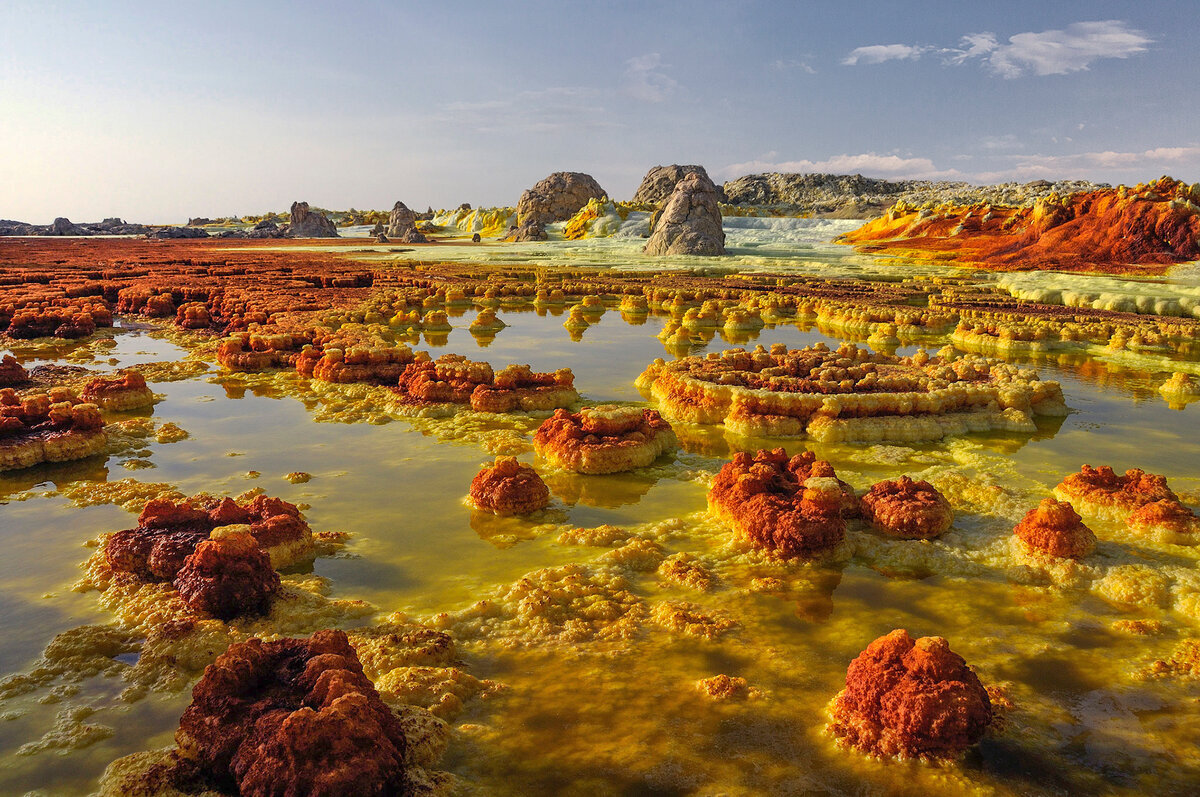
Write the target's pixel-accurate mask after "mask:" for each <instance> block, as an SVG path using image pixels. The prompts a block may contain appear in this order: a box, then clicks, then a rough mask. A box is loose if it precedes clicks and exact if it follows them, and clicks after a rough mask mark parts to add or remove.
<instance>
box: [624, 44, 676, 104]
mask: <svg viewBox="0 0 1200 797" xmlns="http://www.w3.org/2000/svg"><path fill="white" fill-rule="evenodd" d="M666 67H669V64H664V63H663V62H662V55H660V54H659V53H647V54H646V55H639V56H635V57H634V58H630V59H629V60H627V61H626V62H625V75H624V88H625V93H626V94H629V95H630V96H632V97H636V98H637V99H639V100H643V101H645V102H662V101H663V100H665V99H666V98H667V96H668V95H670V94H671V92H672V91H674V90H675V87H676V86H678V85H679V83H678V82H677V81H676V80H675V79H674V78H672V77H671V76H670V75H668V74H667V73H666V72H664V71H663V68H666Z"/></svg>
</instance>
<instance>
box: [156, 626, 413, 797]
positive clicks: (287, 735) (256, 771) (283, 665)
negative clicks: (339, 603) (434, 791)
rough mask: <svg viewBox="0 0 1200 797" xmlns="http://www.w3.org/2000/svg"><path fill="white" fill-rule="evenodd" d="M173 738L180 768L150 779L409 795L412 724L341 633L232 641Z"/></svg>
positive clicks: (233, 787)
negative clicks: (407, 725)
mask: <svg viewBox="0 0 1200 797" xmlns="http://www.w3.org/2000/svg"><path fill="white" fill-rule="evenodd" d="M175 740H176V742H177V743H178V744H179V750H178V752H177V753H176V754H175V756H174V761H173V762H172V763H173V764H174V766H173V767H172V768H171V769H170V771H166V772H163V771H152V772H151V773H149V777H152V778H155V779H157V780H159V781H166V783H169V784H170V785H174V786H176V787H177V788H179V789H180V790H182V791H186V792H189V793H191V792H198V791H206V790H209V789H215V790H218V791H220V792H221V793H230V794H243V795H263V796H265V795H275V794H278V795H282V794H330V795H332V794H376V795H385V794H407V793H409V788H408V786H407V784H406V783H405V778H404V773H405V756H406V752H407V749H408V744H407V741H406V738H405V735H404V728H403V726H402V725H401V722H400V719H399V717H397V716H396V715H395V714H393V713H392V711H391V709H389V708H388V707H387V706H386V705H385V704H384V703H383V700H382V699H381V698H380V696H379V693H378V692H377V691H376V690H375V686H374V684H372V683H371V681H370V679H368V678H367V676H366V675H364V674H363V667H362V664H361V663H360V662H359V658H358V654H357V653H356V652H355V650H354V648H352V647H351V646H350V643H349V640H348V639H347V637H346V634H345V633H344V632H342V631H318V632H317V633H315V634H313V635H312V636H311V637H310V638H308V639H279V640H275V641H273V642H263V641H262V640H260V639H257V638H255V639H250V640H248V641H246V642H240V643H237V644H234V645H231V646H230V647H229V649H228V650H226V651H225V652H224V653H222V654H221V655H220V656H218V657H217V660H216V661H215V662H214V663H213V664H211V665H209V667H208V668H207V669H206V670H205V671H204V677H203V678H201V679H200V682H199V683H197V684H196V686H195V688H194V689H193V690H192V703H191V705H190V706H188V708H187V710H186V711H184V713H183V716H182V717H181V718H180V720H179V730H178V731H176V733H175ZM166 783H164V784H163V785H166Z"/></svg>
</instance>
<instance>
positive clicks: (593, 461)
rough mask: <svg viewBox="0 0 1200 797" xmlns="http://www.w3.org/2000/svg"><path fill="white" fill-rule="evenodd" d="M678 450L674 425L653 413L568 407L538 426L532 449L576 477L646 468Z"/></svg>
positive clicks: (605, 408)
mask: <svg viewBox="0 0 1200 797" xmlns="http://www.w3.org/2000/svg"><path fill="white" fill-rule="evenodd" d="M676 446H678V441H677V440H676V439H675V432H674V431H673V430H672V429H671V425H670V424H669V423H667V422H666V421H664V420H663V419H662V416H660V415H659V414H658V412H656V411H655V410H644V409H641V408H639V407H617V406H613V405H601V406H598V407H585V408H584V409H582V410H580V411H579V412H576V413H570V412H568V411H567V410H565V409H560V410H556V411H555V413H554V415H553V416H551V417H550V418H547V419H546V421H545V422H544V423H543V424H542V425H541V426H539V427H538V430H537V431H536V432H535V433H534V435H533V447H534V449H535V450H536V451H537V453H538V456H540V457H542V459H545V460H546V461H547V462H549V463H551V464H552V465H555V466H556V467H559V468H562V469H563V470H568V471H573V472H575V473H620V472H621V471H627V470H633V469H635V468H644V467H646V466H648V465H650V464H651V463H653V462H654V460H656V459H658V458H659V456H661V455H662V454H665V453H666V452H668V451H674V450H675V448H676Z"/></svg>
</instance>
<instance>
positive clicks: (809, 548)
mask: <svg viewBox="0 0 1200 797" xmlns="http://www.w3.org/2000/svg"><path fill="white" fill-rule="evenodd" d="M847 493H848V494H847ZM708 502H709V506H710V507H711V509H712V511H713V513H714V514H715V515H716V516H717V517H719V518H721V519H722V520H724V521H725V522H727V523H729V525H731V526H732V527H733V529H734V531H735V532H737V534H738V535H739V536H741V537H744V538H745V539H747V540H748V541H749V542H750V543H751V545H753V546H754V547H756V548H761V549H763V550H766V551H769V552H771V553H775V554H778V555H779V556H782V557H789V558H790V557H796V556H801V557H813V556H816V555H820V554H823V553H826V552H828V551H831V550H833V549H835V548H837V546H838V545H839V544H840V543H841V542H842V541H843V540H844V539H845V536H846V524H845V521H844V520H843V515H844V514H857V500H856V499H854V493H853V491H851V490H849V486H848V485H845V483H843V482H840V481H839V480H838V479H837V477H836V475H835V474H834V472H833V468H832V467H831V466H830V465H829V463H828V462H822V461H814V460H813V459H812V457H811V456H809V457H804V456H800V455H798V456H795V457H792V458H790V459H789V458H788V456H787V454H786V453H785V452H784V451H783V449H781V448H777V449H775V450H773V451H765V450H764V451H759V452H758V453H757V454H755V455H754V456H753V457H751V456H750V455H749V454H745V453H739V454H735V455H734V457H733V460H732V461H731V462H728V463H726V464H725V466H724V467H722V468H721V471H720V473H718V474H717V477H716V478H715V479H714V480H713V484H712V487H711V488H710V489H709V491H708ZM848 502H853V505H852V508H851V507H848V506H847V504H848Z"/></svg>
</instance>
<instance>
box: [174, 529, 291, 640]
mask: <svg viewBox="0 0 1200 797" xmlns="http://www.w3.org/2000/svg"><path fill="white" fill-rule="evenodd" d="M279 583H280V582H279V574H278V573H276V572H275V571H274V570H273V569H272V568H271V560H270V559H269V558H268V557H267V554H266V553H265V552H264V551H263V549H262V548H260V547H259V545H258V541H257V540H255V539H254V537H252V536H251V535H250V534H248V533H246V532H242V531H235V532H232V533H230V534H225V535H222V536H220V537H218V538H215V539H209V540H205V541H203V542H201V543H200V544H199V545H197V546H196V550H194V551H192V553H191V555H190V556H188V557H187V559H185V560H184V562H183V567H181V568H180V569H179V572H178V573H177V574H176V575H175V589H177V590H179V596H180V597H181V598H183V602H184V603H186V604H187V605H188V606H189V607H190V608H192V609H194V610H196V611H198V612H207V613H208V614H210V615H212V616H213V617H216V618H217V619H218V620H232V619H233V618H234V617H237V616H238V615H239V614H251V615H252V614H265V613H266V612H267V611H268V610H269V609H270V608H271V598H272V597H273V596H274V595H275V593H276V592H278V591H279Z"/></svg>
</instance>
